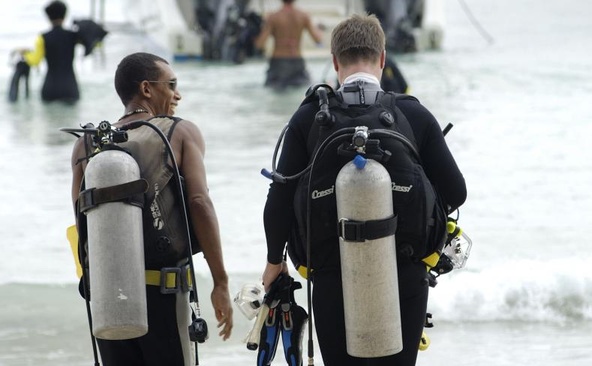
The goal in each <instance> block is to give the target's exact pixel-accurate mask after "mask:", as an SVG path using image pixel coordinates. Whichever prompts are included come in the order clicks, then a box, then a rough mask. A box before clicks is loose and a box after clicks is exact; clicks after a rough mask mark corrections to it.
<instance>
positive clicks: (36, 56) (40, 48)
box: [21, 35, 45, 66]
mask: <svg viewBox="0 0 592 366" xmlns="http://www.w3.org/2000/svg"><path fill="white" fill-rule="evenodd" d="M21 55H23V58H24V59H25V62H26V63H27V64H28V65H29V66H37V65H39V64H40V63H41V61H42V60H43V58H44V57H45V40H44V39H43V36H42V35H39V37H37V40H36V41H35V49H34V50H33V51H30V50H22V51H21Z"/></svg>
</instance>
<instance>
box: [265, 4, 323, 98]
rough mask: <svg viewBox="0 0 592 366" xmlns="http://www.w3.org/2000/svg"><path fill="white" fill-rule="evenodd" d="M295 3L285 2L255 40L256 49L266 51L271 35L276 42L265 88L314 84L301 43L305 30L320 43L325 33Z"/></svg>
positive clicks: (267, 20)
mask: <svg viewBox="0 0 592 366" xmlns="http://www.w3.org/2000/svg"><path fill="white" fill-rule="evenodd" d="M294 1H295V0H282V2H283V3H284V5H283V6H282V8H281V9H280V10H278V11H276V12H275V13H272V14H270V15H269V16H268V17H267V19H266V20H265V23H264V25H263V29H262V30H261V33H260V34H259V36H258V37H257V40H256V41H255V45H256V47H257V48H259V49H263V48H264V46H265V42H266V41H267V38H268V37H269V36H270V35H271V36H272V37H273V39H274V47H273V54H272V56H271V59H270V60H269V69H268V71H267V79H266V81H265V85H266V86H270V87H273V88H276V89H283V88H285V87H288V86H303V85H308V84H309V83H310V78H309V75H308V72H307V71H306V65H305V63H304V59H303V58H302V54H301V52H300V41H301V38H302V34H303V33H304V30H305V29H306V30H307V31H308V32H309V33H310V35H311V36H312V38H313V39H314V41H315V42H316V43H320V42H321V40H322V33H321V31H320V30H319V29H318V28H317V27H316V26H314V25H313V24H312V21H311V18H310V16H309V15H308V14H307V13H306V12H304V11H302V10H300V9H297V8H296V7H295V6H294V5H293V3H294Z"/></svg>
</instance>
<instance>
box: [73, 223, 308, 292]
mask: <svg viewBox="0 0 592 366" xmlns="http://www.w3.org/2000/svg"><path fill="white" fill-rule="evenodd" d="M66 237H67V238H68V242H69V243H70V249H71V250H72V255H73V256H74V264H75V265H76V275H77V276H78V278H80V277H82V266H81V265H80V261H79V260H78V230H76V225H72V226H69V227H68V228H67V229H66ZM183 268H184V267H183ZM186 270H187V273H186V274H185V275H186V276H187V284H188V285H189V286H191V284H192V278H191V270H190V269H189V267H186ZM304 274H305V275H306V269H305V270H304ZM180 283H181V282H180ZM146 284H147V285H152V286H160V271H157V270H146ZM176 286H177V274H176V273H174V272H169V273H167V274H166V288H175V287H176Z"/></svg>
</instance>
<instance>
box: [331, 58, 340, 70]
mask: <svg viewBox="0 0 592 366" xmlns="http://www.w3.org/2000/svg"><path fill="white" fill-rule="evenodd" d="M331 56H332V58H333V68H334V69H335V72H339V64H338V63H337V57H335V55H334V54H331Z"/></svg>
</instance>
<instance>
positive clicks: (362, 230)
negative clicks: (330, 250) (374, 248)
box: [338, 215, 397, 242]
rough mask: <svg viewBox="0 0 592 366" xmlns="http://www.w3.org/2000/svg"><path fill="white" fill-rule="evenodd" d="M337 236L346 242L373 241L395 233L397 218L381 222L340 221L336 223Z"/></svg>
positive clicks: (391, 217)
mask: <svg viewBox="0 0 592 366" xmlns="http://www.w3.org/2000/svg"><path fill="white" fill-rule="evenodd" d="M338 231H339V236H340V237H341V238H342V239H343V240H346V241H354V242H363V241H365V240H375V239H380V238H384V237H387V236H390V235H395V232H396V231H397V216H396V215H393V216H390V217H387V218H386V219H381V220H368V221H355V220H348V219H341V220H339V223H338Z"/></svg>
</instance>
